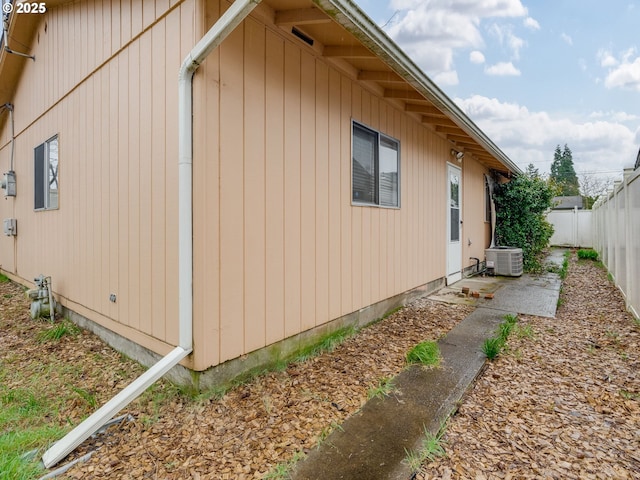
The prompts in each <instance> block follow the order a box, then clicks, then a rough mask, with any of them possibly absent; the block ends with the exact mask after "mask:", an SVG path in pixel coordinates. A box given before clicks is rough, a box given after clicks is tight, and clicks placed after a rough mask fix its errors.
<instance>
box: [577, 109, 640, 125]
mask: <svg viewBox="0 0 640 480" xmlns="http://www.w3.org/2000/svg"><path fill="white" fill-rule="evenodd" d="M589 118H593V119H605V120H609V121H612V122H618V123H624V122H637V121H638V120H640V116H638V115H635V114H632V113H627V112H614V111H610V112H603V111H598V112H591V114H590V115H589Z"/></svg>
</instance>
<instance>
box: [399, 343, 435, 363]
mask: <svg viewBox="0 0 640 480" xmlns="http://www.w3.org/2000/svg"><path fill="white" fill-rule="evenodd" d="M406 358H407V363H422V364H423V365H429V366H437V365H439V364H440V347H438V344H437V343H436V342H434V341H426V342H421V343H419V344H417V345H416V346H415V347H413V348H412V349H411V350H409V351H408V352H407V357H406Z"/></svg>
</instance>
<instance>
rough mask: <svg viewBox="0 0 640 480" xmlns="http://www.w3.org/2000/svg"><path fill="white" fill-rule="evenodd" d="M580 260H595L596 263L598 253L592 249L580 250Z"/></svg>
mask: <svg viewBox="0 0 640 480" xmlns="http://www.w3.org/2000/svg"><path fill="white" fill-rule="evenodd" d="M578 258H579V259H580V260H593V261H594V262H595V261H597V260H598V252H596V251H595V250H593V249H591V248H589V249H580V250H578Z"/></svg>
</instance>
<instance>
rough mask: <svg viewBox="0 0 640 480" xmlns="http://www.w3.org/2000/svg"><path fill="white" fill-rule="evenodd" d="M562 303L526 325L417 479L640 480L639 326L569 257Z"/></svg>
mask: <svg viewBox="0 0 640 480" xmlns="http://www.w3.org/2000/svg"><path fill="white" fill-rule="evenodd" d="M561 302H562V305H561V306H560V307H559V309H558V312H557V315H556V318H555V319H553V318H540V317H521V318H520V322H519V326H520V329H519V332H520V334H518V331H516V332H515V334H512V335H511V337H510V339H509V343H508V351H507V352H506V353H503V354H501V356H500V357H498V358H497V359H496V361H494V362H491V363H489V364H488V367H487V368H486V370H485V371H484V373H483V375H482V376H481V378H479V379H478V381H477V383H476V384H475V386H474V388H473V389H472V391H471V392H470V393H469V394H468V396H467V397H466V398H465V400H464V402H463V404H462V405H461V406H460V409H459V411H458V413H457V415H455V416H454V417H453V418H452V419H451V420H450V421H449V424H448V426H447V429H446V433H445V434H444V436H443V442H444V443H443V446H444V450H445V452H446V457H443V458H438V459H436V460H435V461H434V462H432V463H429V464H428V465H426V466H424V468H423V469H422V471H421V472H420V474H419V475H418V476H417V478H418V479H420V480H426V479H431V478H438V479H448V478H464V479H467V478H470V479H478V480H479V479H510V478H514V479H515V478H518V479H527V478H544V479H547V478H548V479H600V478H607V479H609V478H612V479H628V478H640V449H639V448H638V447H640V326H639V325H638V323H637V322H635V321H634V319H633V317H632V316H631V315H630V314H629V313H627V312H626V311H625V305H624V301H623V299H622V297H621V295H620V292H619V291H618V290H617V289H616V288H615V287H614V286H613V285H612V284H611V282H610V281H609V280H608V279H607V273H606V272H605V271H604V270H603V269H602V268H599V267H598V266H597V265H596V264H595V263H593V262H592V261H576V260H575V257H574V258H573V259H572V260H571V263H570V267H569V274H568V276H567V278H566V280H565V281H564V283H563V289H562V292H561ZM523 328H525V329H526V330H522V329H523ZM531 333H532V334H533V337H530V334H531Z"/></svg>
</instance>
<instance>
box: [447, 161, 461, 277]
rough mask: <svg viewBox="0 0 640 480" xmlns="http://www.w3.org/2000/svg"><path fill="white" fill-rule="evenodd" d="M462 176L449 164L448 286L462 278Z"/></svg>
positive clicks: (456, 168) (458, 170)
mask: <svg viewBox="0 0 640 480" xmlns="http://www.w3.org/2000/svg"><path fill="white" fill-rule="evenodd" d="M461 238H462V175H461V171H460V169H459V168H458V167H456V166H454V165H449V164H447V285H449V284H451V283H453V282H457V281H458V280H460V279H461V278H462V240H461Z"/></svg>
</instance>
